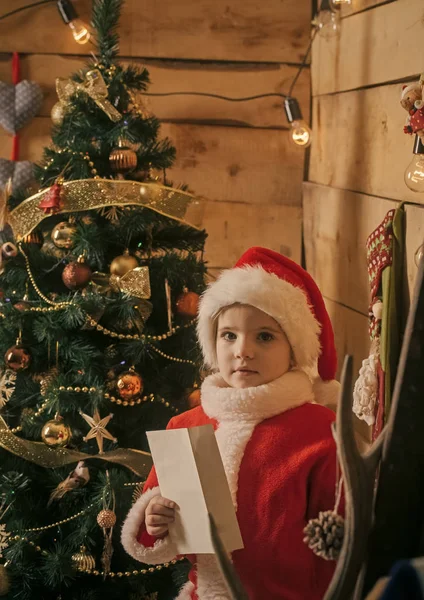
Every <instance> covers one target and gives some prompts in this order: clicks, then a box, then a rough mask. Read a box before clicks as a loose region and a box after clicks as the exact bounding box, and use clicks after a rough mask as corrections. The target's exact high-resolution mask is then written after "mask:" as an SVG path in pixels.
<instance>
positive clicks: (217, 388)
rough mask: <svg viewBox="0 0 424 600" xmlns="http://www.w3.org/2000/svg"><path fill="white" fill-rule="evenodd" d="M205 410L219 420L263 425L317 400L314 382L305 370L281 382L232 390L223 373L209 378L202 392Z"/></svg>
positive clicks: (293, 373) (280, 378)
mask: <svg viewBox="0 0 424 600" xmlns="http://www.w3.org/2000/svg"><path fill="white" fill-rule="evenodd" d="M201 397H202V408H203V410H204V411H205V413H206V414H207V415H208V417H210V418H212V419H216V420H217V421H219V422H221V421H240V420H242V421H251V422H254V423H260V422H261V421H263V420H264V419H269V418H270V417H274V416H276V415H279V414H280V413H282V412H284V411H286V410H289V409H290V408H294V407H296V406H300V405H301V404H305V403H306V402H313V401H314V393H313V389H312V383H311V381H310V379H309V377H308V376H307V375H306V373H304V372H303V371H298V370H293V371H288V372H287V373H285V374H284V375H282V376H281V377H279V378H278V379H275V380H274V381H271V382H270V383H266V384H264V385H258V386H256V387H250V388H232V387H229V386H228V384H227V383H226V382H225V381H224V380H223V379H222V377H221V375H220V374H219V373H217V374H215V375H209V377H207V378H206V379H205V380H204V382H203V384H202V390H201Z"/></svg>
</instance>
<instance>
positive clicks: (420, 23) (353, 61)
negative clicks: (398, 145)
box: [312, 0, 424, 129]
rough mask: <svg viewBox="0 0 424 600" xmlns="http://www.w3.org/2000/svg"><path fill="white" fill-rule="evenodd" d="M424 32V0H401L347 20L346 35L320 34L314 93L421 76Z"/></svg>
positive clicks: (344, 22) (314, 65)
mask: <svg viewBox="0 0 424 600" xmlns="http://www.w3.org/2000/svg"><path fill="white" fill-rule="evenodd" d="M355 6H356V0H355ZM423 34H424V20H423V5H422V0H398V1H397V2H391V3H389V4H384V5H383V6H379V7H378V8H376V9H375V10H367V11H365V12H361V13H359V14H356V15H353V16H352V17H349V18H347V19H342V28H341V35H340V38H338V39H337V38H335V39H331V40H325V39H323V38H322V37H320V36H317V37H316V39H315V42H314V47H313V53H312V80H313V95H314V96H317V95H321V94H329V93H334V92H340V91H344V90H351V89H356V88H360V87H364V86H369V85H376V84H381V83H386V82H388V81H395V80H397V79H404V78H406V77H412V76H415V75H417V74H418V75H419V74H420V73H421V71H422V70H423V63H424V48H423V46H422V44H417V40H421V39H422V37H423ZM324 65H325V68H324ZM386 106H387V105H386ZM358 129H361V127H360V126H359V125H358Z"/></svg>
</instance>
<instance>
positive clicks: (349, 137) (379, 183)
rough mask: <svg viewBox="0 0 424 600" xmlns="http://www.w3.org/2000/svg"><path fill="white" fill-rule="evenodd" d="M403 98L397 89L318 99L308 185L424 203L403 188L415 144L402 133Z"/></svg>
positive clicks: (421, 197) (389, 87)
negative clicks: (309, 182) (319, 185)
mask: <svg viewBox="0 0 424 600" xmlns="http://www.w3.org/2000/svg"><path fill="white" fill-rule="evenodd" d="M364 14H365V13H364ZM352 18H353V17H352ZM423 64H424V63H423ZM400 92H401V85H400V84H396V85H387V86H381V87H378V88H369V89H366V90H357V91H351V92H346V93H343V94H334V95H326V96H319V97H317V98H314V102H313V115H314V116H313V123H314V130H315V131H316V136H315V141H314V143H313V144H312V146H311V164H310V171H309V180H310V181H313V182H314V183H321V184H323V185H328V186H331V187H336V188H341V189H348V190H352V191H356V192H362V193H366V194H370V195H372V196H381V197H383V198H390V199H393V200H408V201H411V202H413V203H417V204H422V203H424V193H416V192H412V191H411V190H410V189H409V188H407V187H406V185H405V183H404V172H405V169H406V168H407V166H408V165H409V163H410V162H411V160H412V157H413V154H412V149H413V143H414V138H413V137H412V136H409V135H406V134H405V133H404V132H403V126H404V124H405V119H406V117H407V113H406V111H405V110H404V109H403V108H402V107H401V106H400V103H399V99H400Z"/></svg>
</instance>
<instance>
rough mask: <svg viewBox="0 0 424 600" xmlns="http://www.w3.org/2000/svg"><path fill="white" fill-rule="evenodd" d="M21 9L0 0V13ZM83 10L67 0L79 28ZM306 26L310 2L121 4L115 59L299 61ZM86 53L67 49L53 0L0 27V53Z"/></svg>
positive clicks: (78, 1) (20, 1)
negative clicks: (75, 15)
mask: <svg viewBox="0 0 424 600" xmlns="http://www.w3.org/2000/svg"><path fill="white" fill-rule="evenodd" d="M27 3H28V2H27V0H14V2H13V3H12V2H11V1H10V0H0V14H2V13H5V12H8V11H9V10H11V5H13V8H19V7H20V6H23V5H25V4H27ZM90 7H91V2H90V0H75V8H76V9H77V11H78V13H79V14H80V16H81V18H83V19H84V20H85V21H86V23H88V22H89V19H90ZM310 20H311V8H310V3H309V2H304V1H302V2H299V1H298V0H267V2H258V0H245V1H243V2H242V1H241V0H238V1H237V2H232V3H228V2H226V0H197V1H196V2H193V0H179V2H175V1H174V0H162V1H161V2H156V1H155V0H127V2H126V3H125V5H124V7H123V11H122V18H121V24H120V34H121V42H120V48H121V54H122V55H123V56H139V57H140V56H142V57H145V58H147V57H154V58H157V57H161V58H182V59H194V60H198V59H202V60H221V61H255V62H256V61H257V62H262V61H266V62H287V63H299V62H301V61H302V59H303V56H304V52H305V48H306V47H307V45H308V41H309V26H310ZM17 31H19V35H16V32H17ZM87 48H88V50H91V48H90V47H89V46H88V45H87V46H81V45H78V44H77V43H75V41H74V40H73V38H72V35H71V31H70V29H69V28H68V27H67V26H65V25H64V24H63V22H62V19H61V17H60V16H59V13H58V11H57V8H56V6H55V3H54V2H52V3H51V4H50V3H49V4H46V5H44V6H43V5H42V6H39V7H36V8H34V9H32V10H27V11H25V12H22V13H19V14H17V15H14V16H12V17H9V18H8V19H6V20H4V21H3V22H1V23H0V52H4V51H6V52H10V50H11V49H13V50H15V51H17V52H25V53H36V52H38V53H52V54H86V53H87Z"/></svg>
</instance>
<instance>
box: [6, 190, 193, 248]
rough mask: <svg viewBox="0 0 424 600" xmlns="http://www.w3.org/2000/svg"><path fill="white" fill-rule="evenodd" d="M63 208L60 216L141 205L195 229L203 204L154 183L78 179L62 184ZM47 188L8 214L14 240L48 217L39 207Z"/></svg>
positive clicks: (191, 197) (187, 195)
mask: <svg viewBox="0 0 424 600" xmlns="http://www.w3.org/2000/svg"><path fill="white" fill-rule="evenodd" d="M62 187H63V197H64V206H63V208H62V209H61V210H60V211H59V213H60V214H66V213H74V212H79V211H86V210H94V209H99V208H104V207H107V206H115V207H119V206H127V205H133V206H140V207H145V208H149V209H151V210H154V211H155V212H157V213H159V214H161V215H164V216H165V217H169V218H171V219H174V220H176V221H179V222H181V223H184V224H186V225H190V226H191V227H194V228H195V229H198V228H199V227H200V225H201V223H202V218H203V208H204V204H203V202H202V201H201V200H200V199H199V198H196V197H195V196H193V195H192V194H189V193H187V192H183V191H181V190H176V189H173V188H170V187H167V186H164V185H159V184H157V183H142V182H140V181H128V180H116V181H115V180H114V181H111V180H108V179H77V180H75V181H66V182H65V183H64V184H63V186H62ZM49 190H50V188H46V189H44V190H42V191H41V192H38V193H37V194H34V196H31V197H30V198H27V200H25V201H24V202H21V204H19V205H18V206H17V207H16V208H15V209H14V210H13V211H12V212H11V213H10V215H9V224H10V226H11V227H12V229H13V232H14V235H15V239H16V240H18V241H20V240H22V238H23V237H25V236H26V235H28V234H29V233H31V231H32V230H33V229H35V227H37V225H39V223H41V222H42V221H43V220H44V219H45V218H48V216H49V215H46V214H44V212H43V211H42V210H40V209H39V208H38V205H39V204H40V202H41V201H42V200H43V198H44V197H45V196H46V194H48V193H49Z"/></svg>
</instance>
